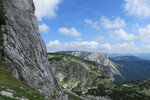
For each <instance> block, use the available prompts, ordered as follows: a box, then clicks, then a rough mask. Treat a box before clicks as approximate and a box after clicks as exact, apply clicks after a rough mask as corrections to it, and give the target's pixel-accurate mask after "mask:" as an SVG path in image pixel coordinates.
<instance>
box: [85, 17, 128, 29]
mask: <svg viewBox="0 0 150 100" xmlns="http://www.w3.org/2000/svg"><path fill="white" fill-rule="evenodd" d="M85 22H86V23H87V24H89V25H90V26H91V27H92V28H94V29H96V30H100V29H102V28H103V29H113V28H121V27H125V26H126V22H125V20H124V19H121V18H120V17H117V18H115V19H114V20H110V19H108V18H107V17H105V16H102V17H101V18H100V21H95V22H94V21H92V20H90V19H86V20H85Z"/></svg>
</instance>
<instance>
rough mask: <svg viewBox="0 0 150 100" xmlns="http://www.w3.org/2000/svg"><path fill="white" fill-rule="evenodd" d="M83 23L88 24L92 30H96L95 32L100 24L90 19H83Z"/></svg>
mask: <svg viewBox="0 0 150 100" xmlns="http://www.w3.org/2000/svg"><path fill="white" fill-rule="evenodd" d="M85 22H86V23H87V24H89V25H90V26H91V27H92V28H93V29H96V30H100V29H101V28H100V23H99V22H94V21H92V20H90V19H85Z"/></svg>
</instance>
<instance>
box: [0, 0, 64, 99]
mask: <svg viewBox="0 0 150 100" xmlns="http://www.w3.org/2000/svg"><path fill="white" fill-rule="evenodd" d="M34 11H35V7H34V3H33V1H32V0H0V12H1V14H0V19H1V21H0V59H2V60H3V61H4V62H5V63H7V65H9V67H7V68H6V67H1V69H3V70H5V71H6V72H7V73H9V74H11V75H12V76H13V77H15V78H16V79H18V80H20V81H22V82H24V83H26V84H27V85H29V86H31V87H32V88H35V89H36V90H38V91H40V92H41V93H43V94H45V95H47V96H55V97H56V98H57V99H60V100H65V99H67V98H66V97H65V96H64V97H63V92H62V89H61V88H60V86H59V85H58V83H57V80H56V78H55V77H54V75H53V72H52V70H51V68H50V65H49V62H48V59H47V54H46V48H45V44H44V42H43V41H42V39H41V38H40V35H39V29H38V22H37V19H36V17H35V15H34Z"/></svg>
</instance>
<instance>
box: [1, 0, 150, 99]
mask: <svg viewBox="0 0 150 100" xmlns="http://www.w3.org/2000/svg"><path fill="white" fill-rule="evenodd" d="M149 65H150V61H149V60H145V59H142V58H138V57H135V56H122V57H112V58H109V57H108V56H107V55H105V54H100V53H95V52H85V51H61V52H56V53H47V51H46V46H45V43H44V42H43V40H42V39H41V37H40V34H39V28H38V21H37V19H36V17H35V6H34V3H33V0H0V100H149V98H150V87H149V86H150V79H145V78H149V77H150V74H149V73H150V71H149V69H150V66H149Z"/></svg>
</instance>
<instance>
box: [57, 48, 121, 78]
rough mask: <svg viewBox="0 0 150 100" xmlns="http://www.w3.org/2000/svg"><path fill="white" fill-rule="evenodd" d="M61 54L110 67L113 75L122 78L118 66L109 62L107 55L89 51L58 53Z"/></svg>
mask: <svg viewBox="0 0 150 100" xmlns="http://www.w3.org/2000/svg"><path fill="white" fill-rule="evenodd" d="M58 53H60V54H67V55H72V56H75V57H79V58H82V59H85V60H88V61H93V62H97V63H99V64H102V65H104V66H109V67H110V69H111V71H112V73H113V75H114V76H118V77H121V78H122V75H121V74H120V72H119V70H118V69H117V68H116V67H117V66H116V64H115V63H113V62H112V61H111V60H109V58H108V56H107V55H105V54H100V53H95V52H87V51H61V52H58Z"/></svg>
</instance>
